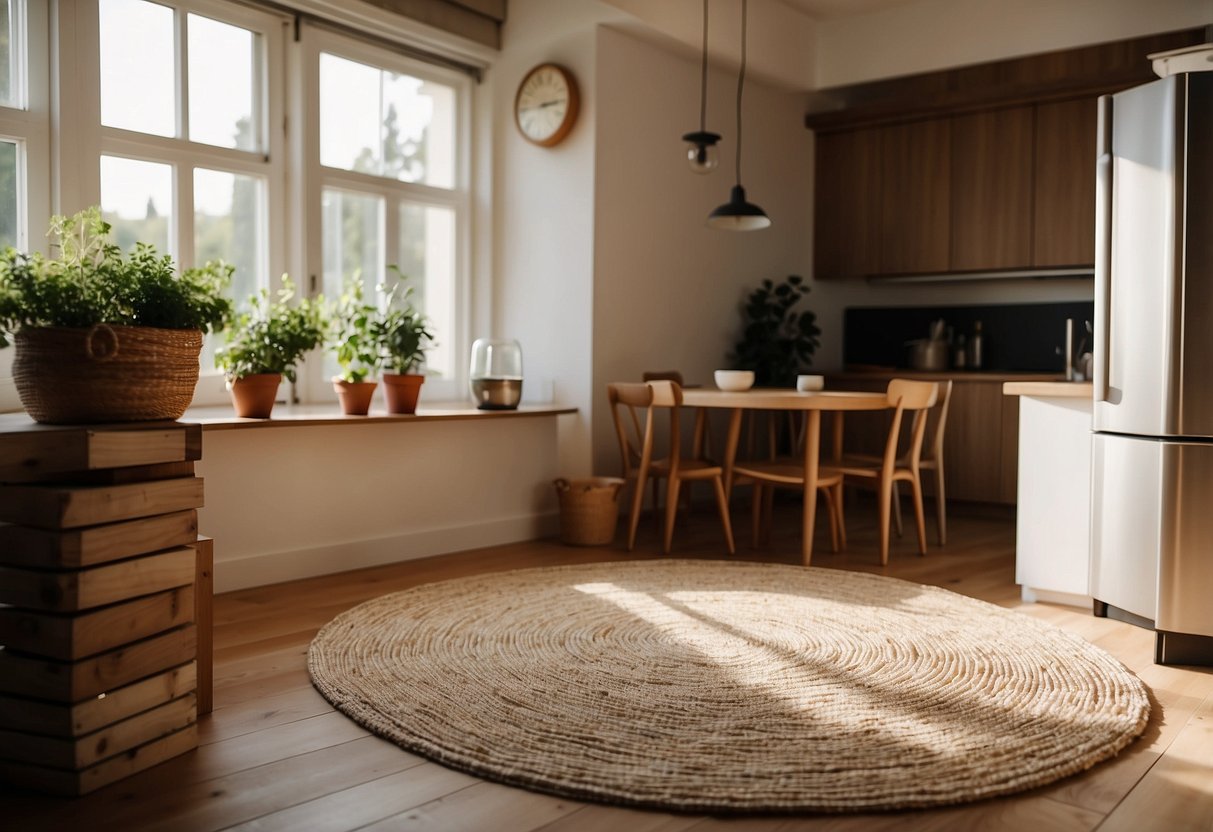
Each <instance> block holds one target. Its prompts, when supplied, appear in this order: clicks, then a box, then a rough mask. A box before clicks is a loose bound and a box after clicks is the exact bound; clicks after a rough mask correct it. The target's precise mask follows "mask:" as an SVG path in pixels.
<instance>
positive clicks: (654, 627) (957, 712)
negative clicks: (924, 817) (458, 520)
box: [308, 560, 1150, 812]
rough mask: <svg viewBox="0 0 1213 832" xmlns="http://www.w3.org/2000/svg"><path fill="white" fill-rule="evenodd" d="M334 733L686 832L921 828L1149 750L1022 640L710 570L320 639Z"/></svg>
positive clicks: (413, 607) (493, 578)
mask: <svg viewBox="0 0 1213 832" xmlns="http://www.w3.org/2000/svg"><path fill="white" fill-rule="evenodd" d="M308 668H309V670H310V672H311V675H312V680H313V682H314V683H315V685H316V687H317V688H318V689H319V690H320V692H321V693H323V694H324V696H325V697H326V698H327V699H328V700H329V701H330V702H332V703H333V704H334V705H335V706H336V707H337V708H338V709H340V710H341V711H344V712H345V713H346V714H348V715H349V716H351V717H353V718H354V719H355V720H356V721H358V722H359V723H361V724H362V725H364V726H365V727H367V728H368V729H370V730H372V731H374V732H375V733H377V734H380V735H382V736H384V737H387V738H389V739H391V740H394V741H395V742H397V743H398V744H400V745H401V746H403V747H405V748H407V749H409V750H412V751H416V752H418V753H420V754H423V755H425V756H427V757H430V758H432V759H434V760H437V761H439V762H442V763H446V764H448V765H450V766H453V767H455V768H459V769H463V770H465V771H468V772H471V773H474V774H477V775H481V776H483V777H487V778H491V779H494V780H499V781H503V782H506V783H512V784H515V785H520V786H526V787H530V788H534V789H537V790H541V791H546V792H551V793H554V794H559V795H566V796H571V797H576V798H584V799H588V800H601V801H606V802H615V803H624V804H632V805H639V806H647V807H658V808H662V809H673V810H681V811H701V812H792V811H827V812H846V811H860V810H871V809H891V808H901V807H919V806H932V805H939V804H947V803H956V802H960V801H968V800H975V799H978V798H984V797H990V796H993V795H1002V794H1008V793H1010V792H1016V791H1020V790H1022V789H1028V788H1031V787H1033V786H1039V785H1042V784H1044V783H1049V782H1051V781H1053V780H1057V779H1058V778H1061V777H1065V776H1066V775H1068V774H1073V773H1074V772H1078V771H1081V770H1083V769H1086V768H1088V767H1090V766H1091V765H1093V764H1094V763H1097V762H1099V761H1100V760H1103V759H1106V758H1108V757H1111V756H1112V755H1114V754H1116V753H1117V752H1118V751H1119V750H1120V749H1122V748H1124V747H1125V746H1126V745H1127V744H1128V743H1129V742H1131V741H1132V740H1133V738H1134V737H1136V736H1138V735H1140V734H1141V733H1142V731H1143V730H1144V729H1145V726H1146V720H1147V718H1148V716H1149V711H1150V705H1149V700H1148V698H1147V695H1146V690H1145V687H1144V686H1143V685H1142V683H1141V682H1140V681H1138V679H1137V678H1136V677H1135V676H1133V675H1132V674H1131V673H1129V672H1128V671H1127V670H1126V669H1125V668H1124V667H1123V666H1121V665H1120V663H1119V662H1117V661H1116V660H1115V659H1113V658H1112V657H1111V656H1109V655H1108V654H1107V653H1105V652H1104V651H1102V650H1100V649H1098V648H1096V647H1094V646H1092V645H1090V644H1088V643H1087V642H1085V641H1083V640H1082V639H1079V638H1078V637H1076V636H1073V635H1070V634H1069V633H1066V632H1064V631H1062V630H1060V629H1057V628H1056V627H1053V626H1051V625H1048V624H1044V623H1041V622H1039V621H1036V620H1034V619H1032V618H1030V617H1028V616H1025V615H1021V614H1019V613H1015V612H1013V611H1010V610H1005V609H1002V608H1000V607H996V606H993V605H991V604H987V603H985V602H983V601H976V600H973V599H971V598H966V597H964V596H961V595H957V594H955V593H952V592H948V591H946V590H943V589H938V588H935V587H928V586H919V585H917V584H911V583H907V582H905V581H899V580H894V579H891V578H883V577H879V576H876V575H867V574H860V573H854V572H842V571H836V570H829V569H813V568H810V569H805V568H800V567H792V566H777V565H767V564H744V563H735V562H734V563H728V562H719V561H710V562H709V561H668V560H667V561H647V562H626V563H603V564H593V565H586V566H569V567H556V568H544V569H527V570H520V571H516V572H507V573H500V574H490V575H482V576H478V577H474V578H465V579H460V580H453V581H447V582H444V583H437V584H428V585H424V586H419V587H416V588H415V589H411V590H408V591H405V592H398V593H395V594H393V595H387V596H384V597H382V598H377V599H375V600H373V601H369V602H367V603H365V604H362V605H361V606H359V607H356V608H354V609H352V610H350V611H348V612H345V613H343V614H341V615H339V616H338V617H337V618H336V619H334V620H333V621H332V622H330V623H329V624H328V625H326V626H325V627H324V629H322V630H321V631H320V633H319V634H318V635H317V636H316V639H315V641H313V642H312V646H311V650H310V652H309V654H308Z"/></svg>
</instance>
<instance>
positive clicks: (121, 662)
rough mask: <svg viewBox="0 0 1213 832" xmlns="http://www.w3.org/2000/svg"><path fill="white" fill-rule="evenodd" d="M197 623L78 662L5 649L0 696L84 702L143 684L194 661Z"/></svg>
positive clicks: (0, 663) (0, 664)
mask: <svg viewBox="0 0 1213 832" xmlns="http://www.w3.org/2000/svg"><path fill="white" fill-rule="evenodd" d="M196 644H197V642H196V633H195V627H194V625H192V624H189V625H186V626H185V627H181V628H179V629H176V630H170V631H169V632H167V633H162V634H161V635H158V636H153V637H152V638H149V639H144V640H143V641H139V642H136V643H134V644H128V645H126V646H125V647H121V648H119V649H117V650H111V651H110V652H108V653H102V654H100V655H98V656H93V657H92V658H89V659H84V660H82V661H78V662H59V661H53V660H50V659H39V658H37V657H34V656H24V655H21V654H18V653H15V652H14V651H12V650H0V692H4V693H12V694H15V695H17V696H26V697H30V698H34V699H49V700H51V701H54V702H80V701H81V700H84V699H88V698H89V697H93V696H97V695H98V694H101V693H107V692H108V691H111V690H113V689H114V688H118V687H122V686H123V685H126V684H129V683H130V682H133V681H135V680H137V679H142V678H143V677H145V676H150V675H152V674H154V673H159V672H160V671H162V670H166V669H168V668H170V667H173V666H175V665H179V664H181V663H182V662H186V661H193V659H194V656H195V649H196Z"/></svg>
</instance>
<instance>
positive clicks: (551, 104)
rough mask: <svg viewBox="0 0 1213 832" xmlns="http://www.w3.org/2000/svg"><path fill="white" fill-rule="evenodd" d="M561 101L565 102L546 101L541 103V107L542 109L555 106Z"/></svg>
mask: <svg viewBox="0 0 1213 832" xmlns="http://www.w3.org/2000/svg"><path fill="white" fill-rule="evenodd" d="M561 103H563V102H560V101H544V102H543V103H542V104H540V105H539V107H540V108H541V109H542V108H543V107H555V106H556V105H557V104H561Z"/></svg>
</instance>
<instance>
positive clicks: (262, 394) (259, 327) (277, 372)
mask: <svg viewBox="0 0 1213 832" xmlns="http://www.w3.org/2000/svg"><path fill="white" fill-rule="evenodd" d="M294 299H295V284H294V283H293V282H292V281H291V280H290V278H288V277H283V279H282V288H281V289H280V290H279V291H278V293H277V295H276V296H275V297H273V298H271V295H270V293H269V291H268V290H266V289H262V290H261V291H260V292H258V293H257V294H255V295H253V296H252V297H251V298H249V303H248V306H249V308H248V309H246V310H244V311H243V312H241V313H240V315H239V316H238V317H237V318H236V322H235V325H234V326H233V327H232V331H231V335H230V336H229V338H228V341H227V344H226V345H224V347H223V348H222V349H220V350H218V351H217V352H216V354H215V364H216V365H217V366H218V367H219V368H220V369H221V370H223V371H224V372H225V373H226V374H227V383H228V390H229V391H231V394H232V405H233V406H234V407H235V408H236V415H237V416H241V417H246V418H254V419H268V418H269V416H270V413H271V411H272V410H273V408H274V398H275V397H276V396H277V393H278V386H279V384H281V383H282V377H283V376H286V378H287V379H288V380H290V381H294V380H295V365H296V364H298V363H299V360H300V359H301V358H303V356H304V354H305V353H307V352H308V351H309V350H312V349H315V348H316V347H318V346H320V345H321V344H322V343H324V335H325V329H326V326H327V321H326V315H325V311H324V299H323V298H303V299H301V300H300V301H298V302H297V303H295V302H293V301H294Z"/></svg>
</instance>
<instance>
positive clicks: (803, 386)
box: [796, 375, 826, 393]
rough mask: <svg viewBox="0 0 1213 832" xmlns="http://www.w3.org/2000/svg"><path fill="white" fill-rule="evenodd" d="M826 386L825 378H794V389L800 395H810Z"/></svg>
mask: <svg viewBox="0 0 1213 832" xmlns="http://www.w3.org/2000/svg"><path fill="white" fill-rule="evenodd" d="M825 386H826V377H825V376H804V375H802V376H796V389H797V390H799V391H800V392H801V393H812V392H814V391H815V390H821V389H823V388H824V387H825Z"/></svg>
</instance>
